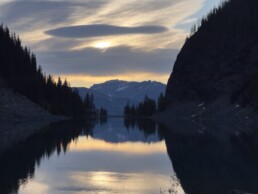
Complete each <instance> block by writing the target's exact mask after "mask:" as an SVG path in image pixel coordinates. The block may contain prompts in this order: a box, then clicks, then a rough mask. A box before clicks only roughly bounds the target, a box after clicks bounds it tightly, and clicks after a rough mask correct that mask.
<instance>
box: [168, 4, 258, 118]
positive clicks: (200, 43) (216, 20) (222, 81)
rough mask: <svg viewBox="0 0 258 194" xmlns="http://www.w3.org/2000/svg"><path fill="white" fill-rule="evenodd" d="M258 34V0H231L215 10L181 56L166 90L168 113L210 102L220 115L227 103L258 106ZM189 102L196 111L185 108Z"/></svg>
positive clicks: (230, 104) (196, 112) (191, 114)
mask: <svg viewBox="0 0 258 194" xmlns="http://www.w3.org/2000/svg"><path fill="white" fill-rule="evenodd" d="M257 34H258V1H256V0H230V1H227V2H226V3H224V4H223V5H222V6H220V7H219V8H217V9H215V10H213V11H212V12H211V13H210V14H209V15H208V16H207V17H206V18H204V19H203V21H202V24H201V26H200V27H198V28H197V31H196V32H195V33H193V34H192V35H191V37H190V38H188V39H187V40H186V43H185V45H184V46H183V48H182V50H181V52H180V54H179V55H178V57H177V60H176V62H175V64H174V68H173V72H172V74H171V77H170V79H169V81H168V85H167V89H166V96H167V99H168V101H169V104H170V106H168V108H167V109H168V110H167V114H168V113H169V112H170V113H171V111H172V109H173V108H175V107H177V109H180V108H178V107H179V106H181V107H182V108H181V113H182V115H183V114H184V113H186V114H188V116H189V115H190V116H195V114H203V113H204V112H205V111H206V110H209V108H208V107H209V106H210V105H211V106H213V109H214V111H215V112H216V111H218V113H219V114H220V115H221V113H222V112H223V111H222V109H223V108H224V107H225V106H228V107H230V108H229V109H230V110H232V109H234V108H236V109H237V108H239V107H251V108H257V105H258V81H257V80H258V54H257V53H258V36H257ZM186 104H187V105H188V109H191V111H188V110H187V111H186V110H185V111H184V110H182V109H184V108H183V107H187V106H186ZM189 107H194V108H195V109H198V110H196V111H194V110H193V108H189ZM198 107H199V108H198ZM216 108H217V110H216ZM200 112H201V113H200ZM226 112H228V111H226ZM229 112H230V111H229ZM247 112H248V111H244V113H243V114H242V115H245V114H247ZM210 114H211V113H210ZM222 115H223V114H222Z"/></svg>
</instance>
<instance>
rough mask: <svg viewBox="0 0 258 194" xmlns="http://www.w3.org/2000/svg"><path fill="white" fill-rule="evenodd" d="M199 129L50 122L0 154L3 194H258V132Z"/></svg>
mask: <svg viewBox="0 0 258 194" xmlns="http://www.w3.org/2000/svg"><path fill="white" fill-rule="evenodd" d="M199 128H200V127H199V126H198V125H196V124H194V123H187V122H182V124H180V123H176V125H175V128H170V129H168V128H166V127H164V126H162V125H158V124H157V123H155V122H153V121H151V120H138V121H136V120H124V119H122V118H110V119H109V120H108V121H105V120H104V121H101V122H100V121H93V120H90V121H67V122H61V123H56V124H52V125H51V126H49V127H47V128H45V129H44V130H42V132H40V133H38V134H35V135H33V136H32V137H30V138H29V139H27V140H26V141H25V142H22V143H19V144H16V145H14V146H13V147H12V148H10V149H8V150H6V151H5V152H4V153H2V157H1V158H0V170H1V171H0V172H1V174H0V178H1V183H0V193H3V194H5V193H19V194H58V193H60V194H61V193H62V194H63V193H64V194H65V193H76V194H77V193H82V194H83V193H89V194H91V193H92V194H93V193H94V194H95V193H99V194H111V193H126V194H127V193H128V194H165V193H177V194H183V193H189V194H191V193H193V194H207V193H211V194H213V193H214V194H215V193H216V194H220V193H221V194H223V193H230V192H231V191H233V190H242V191H248V192H252V193H257V191H258V186H257V183H258V154H257V153H258V149H257V147H258V146H257V139H256V137H257V136H256V133H255V132H253V134H252V135H250V134H240V135H239V134H238V135H235V134H232V135H230V134H229V136H228V139H227V138H223V139H220V138H218V137H215V136H214V135H213V134H212V133H210V132H201V131H200V129H199ZM186 130H188V131H191V132H187V133H186V132H185V131H186ZM210 131H212V130H210Z"/></svg>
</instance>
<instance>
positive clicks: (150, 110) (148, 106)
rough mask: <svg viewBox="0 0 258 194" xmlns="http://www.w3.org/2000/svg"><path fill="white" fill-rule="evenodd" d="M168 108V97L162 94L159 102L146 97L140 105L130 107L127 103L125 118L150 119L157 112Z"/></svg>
mask: <svg viewBox="0 0 258 194" xmlns="http://www.w3.org/2000/svg"><path fill="white" fill-rule="evenodd" d="M165 107H166V97H165V96H164V94H163V93H161V94H160V96H159V98H158V100H157V102H156V101H155V100H153V99H151V98H149V97H148V96H147V95H146V96H145V98H144V100H143V102H140V103H139V104H138V105H130V103H129V102H127V104H126V106H125V107H124V116H125V117H150V116H152V115H153V114H155V113H157V112H162V111H164V110H165Z"/></svg>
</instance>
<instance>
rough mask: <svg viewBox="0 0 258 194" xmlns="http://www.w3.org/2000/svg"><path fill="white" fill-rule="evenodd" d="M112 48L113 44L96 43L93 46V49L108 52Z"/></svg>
mask: <svg viewBox="0 0 258 194" xmlns="http://www.w3.org/2000/svg"><path fill="white" fill-rule="evenodd" d="M111 46H112V42H108V41H107V42H102V41H101V42H96V43H94V44H93V47H94V48H97V49H100V50H102V51H103V50H104V51H105V50H107V49H108V48H109V47H111Z"/></svg>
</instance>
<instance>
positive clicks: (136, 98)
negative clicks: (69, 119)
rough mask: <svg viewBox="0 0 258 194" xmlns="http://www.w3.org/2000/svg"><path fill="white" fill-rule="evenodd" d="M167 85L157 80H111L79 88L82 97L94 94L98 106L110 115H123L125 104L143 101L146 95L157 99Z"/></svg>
mask: <svg viewBox="0 0 258 194" xmlns="http://www.w3.org/2000/svg"><path fill="white" fill-rule="evenodd" d="M165 88H166V85H165V84H163V83H160V82H156V81H143V82H128V81H122V80H110V81H107V82H104V83H100V84H95V85H93V86H92V87H90V88H77V90H78V91H79V94H80V95H81V97H84V96H85V95H86V94H87V93H90V94H93V95H94V97H95V104H96V106H97V107H101V106H102V107H104V108H106V109H107V110H108V112H109V114H110V115H123V110H124V106H125V105H126V103H127V102H128V101H129V102H130V104H137V103H139V102H141V101H142V100H143V99H144V97H145V95H148V96H149V97H150V98H152V99H157V98H158V96H159V95H160V93H162V92H163V93H164V92H165Z"/></svg>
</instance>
